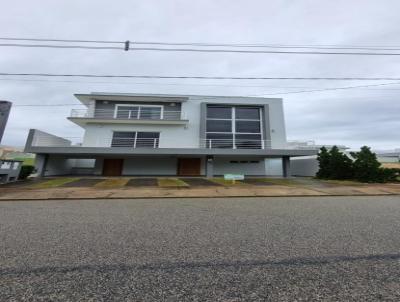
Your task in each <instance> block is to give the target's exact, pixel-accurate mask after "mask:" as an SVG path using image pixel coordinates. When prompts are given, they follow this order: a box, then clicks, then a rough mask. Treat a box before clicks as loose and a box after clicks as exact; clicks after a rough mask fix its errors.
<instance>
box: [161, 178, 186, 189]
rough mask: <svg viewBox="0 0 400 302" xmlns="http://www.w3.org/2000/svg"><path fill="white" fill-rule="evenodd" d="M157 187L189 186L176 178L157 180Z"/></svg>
mask: <svg viewBox="0 0 400 302" xmlns="http://www.w3.org/2000/svg"><path fill="white" fill-rule="evenodd" d="M157 181H158V186H160V187H189V185H188V184H187V183H186V182H184V181H183V180H180V179H178V178H158V179H157Z"/></svg>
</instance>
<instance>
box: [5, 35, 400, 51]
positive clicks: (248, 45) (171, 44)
mask: <svg viewBox="0 0 400 302" xmlns="http://www.w3.org/2000/svg"><path fill="white" fill-rule="evenodd" d="M0 40H5V41H34V42H62V43H102V44H123V43H125V42H126V41H109V40H77V39H40V38H15V37H0ZM131 41H132V43H133V44H137V45H163V46H165V45H166V46H197V47H238V48H242V47H247V48H299V49H302V48H304V49H358V50H400V46H361V45H356V46H354V45H326V44H325V45H321V44H314V45H311V44H299V45H294V44H260V43H258V44H249V43H247V44H246V43H206V42H156V41H135V40H134V39H131Z"/></svg>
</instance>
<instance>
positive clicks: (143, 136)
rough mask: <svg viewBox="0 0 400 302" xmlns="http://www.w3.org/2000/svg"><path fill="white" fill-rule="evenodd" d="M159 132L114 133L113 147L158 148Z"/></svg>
mask: <svg viewBox="0 0 400 302" xmlns="http://www.w3.org/2000/svg"><path fill="white" fill-rule="evenodd" d="M159 140H160V133H159V132H122V131H121V132H120V131H116V132H114V133H113V138H112V141H111V147H132V148H158V146H159Z"/></svg>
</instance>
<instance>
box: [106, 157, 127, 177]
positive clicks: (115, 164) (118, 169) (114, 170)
mask: <svg viewBox="0 0 400 302" xmlns="http://www.w3.org/2000/svg"><path fill="white" fill-rule="evenodd" d="M123 164H124V160H123V159H119V158H118V159H115V158H106V159H104V161H103V175H104V176H121V174H122V166H123Z"/></svg>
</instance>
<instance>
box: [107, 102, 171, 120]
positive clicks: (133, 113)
mask: <svg viewBox="0 0 400 302" xmlns="http://www.w3.org/2000/svg"><path fill="white" fill-rule="evenodd" d="M163 111H164V110H163V106H161V105H115V113H114V117H115V118H121V119H145V120H147V119H148V120H160V119H162V118H163V113H164V112H163Z"/></svg>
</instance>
